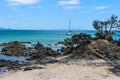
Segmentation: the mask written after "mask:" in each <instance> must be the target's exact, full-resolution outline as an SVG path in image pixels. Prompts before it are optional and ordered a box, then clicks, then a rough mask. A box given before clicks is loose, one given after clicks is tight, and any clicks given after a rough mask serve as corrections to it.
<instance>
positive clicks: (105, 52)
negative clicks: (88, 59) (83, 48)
mask: <svg viewBox="0 0 120 80" xmlns="http://www.w3.org/2000/svg"><path fill="white" fill-rule="evenodd" d="M88 47H89V49H90V51H91V53H92V54H94V55H96V56H98V57H100V58H109V59H120V47H118V46H117V45H115V44H111V43H110V42H108V41H107V40H102V39H99V40H96V41H93V42H92V43H91V44H89V45H88Z"/></svg>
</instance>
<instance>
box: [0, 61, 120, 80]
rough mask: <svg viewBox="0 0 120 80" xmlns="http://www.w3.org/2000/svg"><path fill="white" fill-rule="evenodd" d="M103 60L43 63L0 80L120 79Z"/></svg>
mask: <svg viewBox="0 0 120 80" xmlns="http://www.w3.org/2000/svg"><path fill="white" fill-rule="evenodd" d="M110 68H111V67H110V66H108V65H107V64H106V61H104V60H101V59H100V60H94V61H93V60H80V61H69V62H68V63H64V64H63V63H54V64H48V65H45V66H44V68H43V69H36V70H31V71H22V70H21V71H18V72H13V73H11V74H8V75H6V76H4V77H1V78H0V80H120V77H117V76H116V75H114V74H113V73H112V72H111V71H109V69H110Z"/></svg>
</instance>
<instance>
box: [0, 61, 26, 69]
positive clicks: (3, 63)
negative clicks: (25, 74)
mask: <svg viewBox="0 0 120 80" xmlns="http://www.w3.org/2000/svg"><path fill="white" fill-rule="evenodd" d="M25 65H27V64H26V63H23V64H20V63H19V62H18V61H14V62H13V61H10V60H0V67H7V68H8V69H13V70H18V69H20V68H21V67H22V66H25Z"/></svg>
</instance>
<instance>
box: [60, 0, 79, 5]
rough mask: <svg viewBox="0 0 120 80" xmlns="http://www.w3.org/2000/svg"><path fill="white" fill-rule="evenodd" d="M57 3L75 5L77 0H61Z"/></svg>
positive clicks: (77, 2)
mask: <svg viewBox="0 0 120 80" xmlns="http://www.w3.org/2000/svg"><path fill="white" fill-rule="evenodd" d="M58 3H59V4H60V5H76V4H79V0H61V1H59V2H58Z"/></svg>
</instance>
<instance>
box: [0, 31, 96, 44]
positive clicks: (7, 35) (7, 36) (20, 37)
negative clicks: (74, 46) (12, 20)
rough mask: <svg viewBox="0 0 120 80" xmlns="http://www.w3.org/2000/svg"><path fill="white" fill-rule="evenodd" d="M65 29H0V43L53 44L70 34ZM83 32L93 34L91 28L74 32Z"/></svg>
mask: <svg viewBox="0 0 120 80" xmlns="http://www.w3.org/2000/svg"><path fill="white" fill-rule="evenodd" d="M66 32H67V31H66V30H0V43H4V42H11V41H23V42H28V41H29V42H32V43H33V44H34V43H37V42H40V43H42V44H43V45H47V44H55V43H57V42H59V41H63V40H64V39H65V38H69V37H70V36H67V35H66ZM80 32H85V33H89V34H91V35H94V33H95V31H93V30H76V31H74V33H80Z"/></svg>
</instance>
